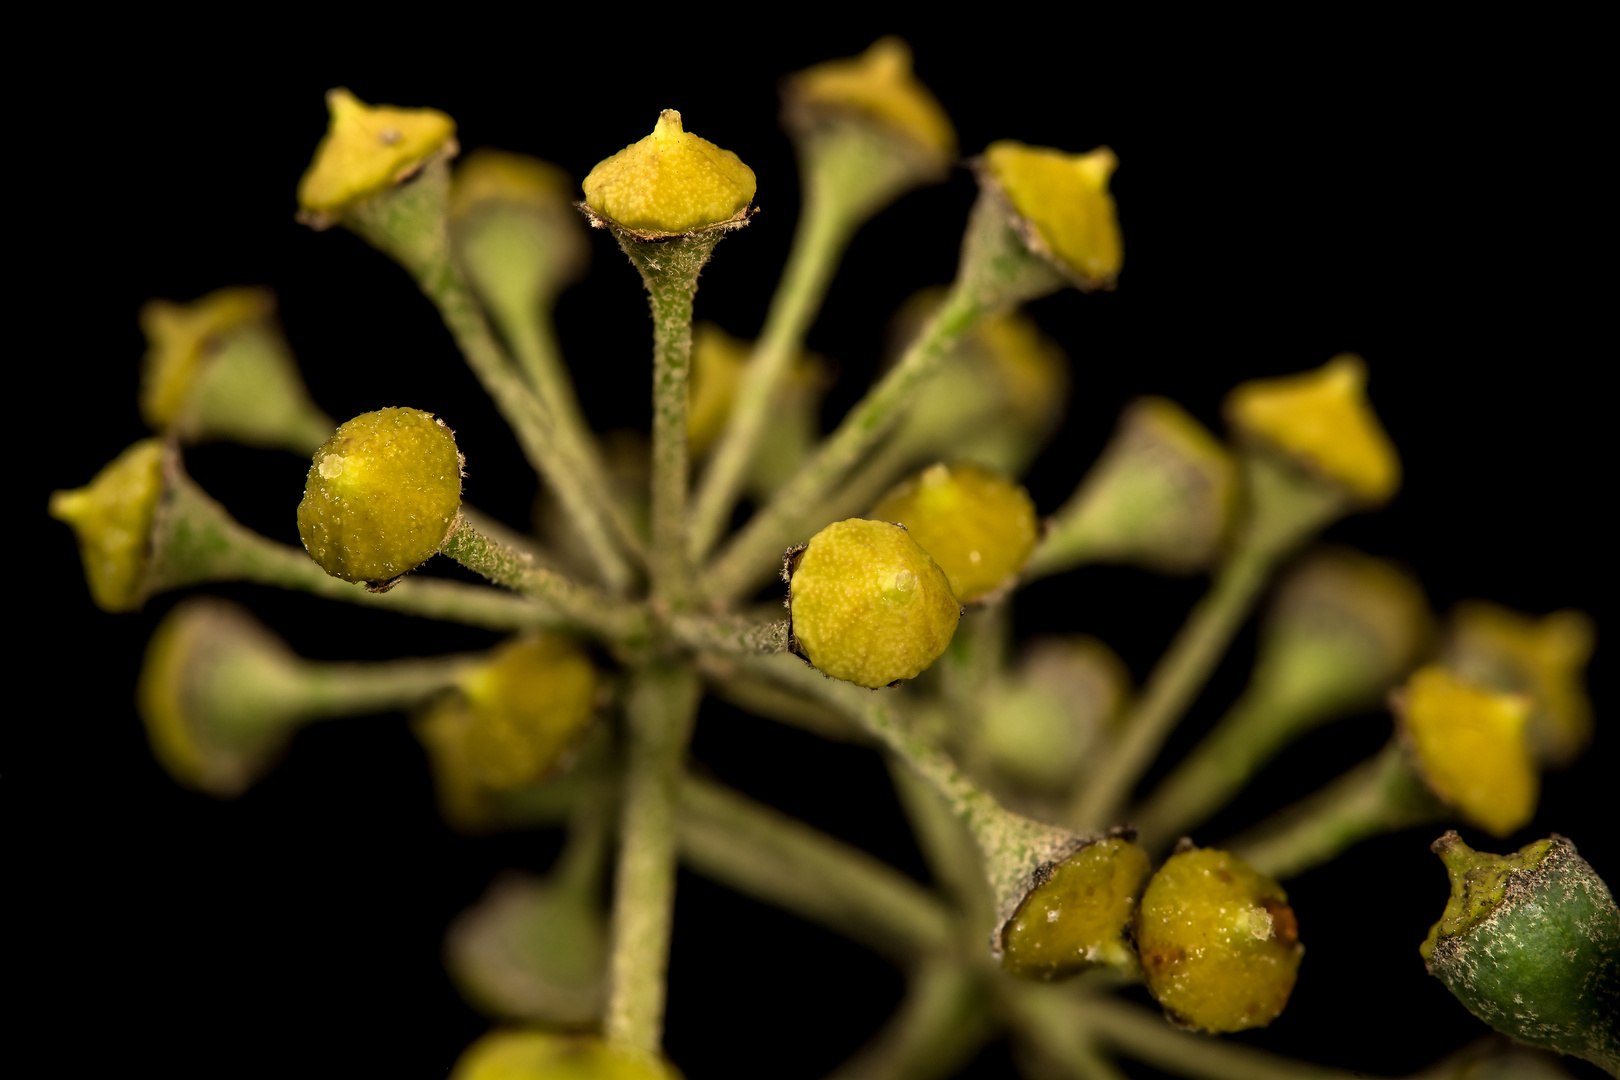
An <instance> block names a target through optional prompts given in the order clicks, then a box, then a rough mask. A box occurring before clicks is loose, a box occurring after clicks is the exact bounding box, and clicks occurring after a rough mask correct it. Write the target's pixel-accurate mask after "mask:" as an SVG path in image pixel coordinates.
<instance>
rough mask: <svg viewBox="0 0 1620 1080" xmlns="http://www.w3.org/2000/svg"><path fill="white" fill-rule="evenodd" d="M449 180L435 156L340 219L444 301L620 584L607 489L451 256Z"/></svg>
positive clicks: (488, 382)
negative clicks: (582, 464)
mask: <svg viewBox="0 0 1620 1080" xmlns="http://www.w3.org/2000/svg"><path fill="white" fill-rule="evenodd" d="M449 184H450V170H449V166H448V164H447V163H446V162H445V161H444V160H443V159H440V160H437V161H435V162H432V163H430V164H429V165H427V166H425V167H424V168H423V169H422V171H421V173H420V174H419V175H418V176H417V177H416V178H415V179H414V180H412V181H411V182H409V183H406V184H401V185H399V186H397V187H394V188H392V189H390V190H389V191H387V192H385V193H383V194H382V195H378V196H376V197H374V198H372V199H369V200H367V201H366V202H364V203H361V204H360V205H359V206H358V207H356V208H355V209H354V210H352V211H350V212H349V214H348V216H346V217H345V218H344V221H343V224H344V225H345V226H347V227H348V228H350V229H352V230H353V231H355V232H356V233H358V234H359V235H360V236H361V237H363V238H364V239H365V240H366V241H367V242H368V243H370V244H371V245H372V246H374V247H376V248H377V249H378V250H380V251H383V252H386V253H387V254H389V255H391V256H392V257H393V258H394V259H395V260H396V261H397V262H399V264H400V265H401V266H403V267H404V268H405V270H406V271H407V272H408V273H410V275H411V276H412V277H413V278H414V279H415V280H416V283H417V285H418V286H419V287H420V288H421V290H422V292H423V294H424V295H425V296H427V298H428V299H429V300H431V301H432V302H433V304H434V305H435V306H436V307H437V308H438V309H439V315H440V317H441V318H443V319H444V324H445V326H446V327H448V328H449V330H450V334H451V336H452V337H454V338H455V339H456V345H457V346H458V347H459V348H460V349H461V353H462V355H463V356H464V357H465V358H466V360H467V366H468V367H470V368H472V370H473V374H474V375H476V376H477V377H478V381H479V382H480V383H481V384H482V385H483V387H484V391H485V392H486V393H488V394H489V396H490V397H491V398H493V399H494V401H495V406H496V408H497V409H499V410H500V413H501V416H502V418H503V419H505V420H506V422H507V423H508V424H509V425H510V426H511V428H512V431H513V433H514V434H516V435H517V437H518V442H519V444H520V445H521V446H522V447H523V452H524V456H525V457H527V458H528V459H529V462H530V464H532V465H533V466H534V468H535V469H536V471H538V472H539V473H540V474H541V476H543V477H544V478H545V480H546V483H547V484H548V485H549V486H550V487H551V488H552V490H554V491H555V492H556V493H557V498H558V500H559V501H560V502H561V503H562V505H563V506H564V508H565V509H566V510H567V511H568V513H569V515H570V516H571V518H572V519H573V522H574V525H575V527H576V528H577V529H578V530H579V533H580V535H581V536H582V537H583V538H584V540H585V545H586V548H587V550H589V551H590V553H591V557H592V559H593V561H594V562H595V563H596V567H597V570H598V572H599V573H600V574H601V575H602V580H603V582H604V583H606V584H607V586H608V587H609V588H610V589H614V590H619V589H623V588H625V587H626V586H628V585H629V584H630V580H631V577H632V574H631V570H630V566H629V564H628V563H626V562H625V560H624V558H623V556H622V555H621V554H620V552H619V549H618V548H617V547H616V546H615V544H614V538H613V537H612V536H611V534H610V532H609V529H608V526H607V523H606V517H607V510H606V502H607V498H608V496H607V490H606V489H605V488H600V489H596V490H593V489H592V488H591V486H590V484H589V483H588V480H587V477H586V476H585V475H584V474H583V473H582V472H581V471H580V470H578V469H577V468H576V463H575V461H574V460H573V459H572V458H570V457H569V456H568V455H567V454H565V453H564V452H563V451H562V450H561V448H560V446H559V437H558V434H557V425H556V421H555V419H554V418H553V416H552V415H551V414H550V413H549V412H547V410H546V409H545V408H544V407H543V406H542V405H541V403H540V401H539V399H538V398H537V397H535V395H534V393H533V392H532V391H531V390H530V389H529V387H528V386H527V385H526V384H525V382H524V380H523V376H522V375H521V374H520V373H519V372H518V370H517V368H516V366H515V365H514V364H513V363H512V361H511V359H510V358H509V357H508V356H507V355H506V351H505V350H504V349H503V348H502V347H501V345H500V343H499V342H498V341H497V340H496V338H495V335H494V333H493V332H492V331H491V330H490V327H489V323H488V321H487V320H486V319H485V318H484V313H483V310H482V309H481V308H480V307H479V305H478V301H477V299H476V298H475V297H474V296H473V292H472V289H471V287H470V286H469V285H468V283H467V281H466V278H465V277H464V276H463V275H462V273H461V270H460V269H459V268H458V267H457V265H456V262H455V259H454V258H452V257H451V249H450V232H449V228H448V225H447V221H446V210H445V206H446V199H447V193H448V190H449Z"/></svg>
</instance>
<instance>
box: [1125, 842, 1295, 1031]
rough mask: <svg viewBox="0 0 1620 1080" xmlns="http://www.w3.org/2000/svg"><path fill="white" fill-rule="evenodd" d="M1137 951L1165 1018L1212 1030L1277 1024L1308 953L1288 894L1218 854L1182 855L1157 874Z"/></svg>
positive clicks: (1140, 919)
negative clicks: (1162, 1008)
mask: <svg viewBox="0 0 1620 1080" xmlns="http://www.w3.org/2000/svg"><path fill="white" fill-rule="evenodd" d="M1136 943H1137V948H1138V950H1139V951H1140V953H1141V957H1142V974H1143V975H1144V976H1145V977H1146V979H1147V986H1148V990H1149V992H1151V993H1152V994H1153V996H1154V998H1156V999H1157V1000H1158V1002H1159V1004H1160V1005H1161V1006H1163V1007H1164V1011H1165V1015H1167V1016H1169V1017H1170V1019H1172V1020H1174V1021H1175V1022H1177V1023H1179V1024H1184V1025H1186V1026H1187V1027H1193V1028H1202V1029H1204V1030H1205V1031H1216V1032H1221V1031H1243V1030H1244V1029H1246V1028H1253V1027H1264V1026H1265V1025H1266V1024H1269V1023H1271V1021H1272V1020H1274V1019H1276V1018H1277V1015H1278V1014H1279V1013H1281V1012H1282V1011H1283V1007H1284V1006H1285V1005H1287V1004H1288V995H1289V994H1290V993H1292V992H1293V989H1294V978H1295V976H1296V975H1297V974H1298V972H1299V961H1300V958H1301V957H1302V956H1303V955H1304V953H1305V949H1304V946H1302V945H1300V943H1299V924H1298V922H1297V921H1296V920H1295V918H1294V909H1293V908H1291V907H1289V906H1288V894H1287V893H1285V892H1284V891H1283V889H1282V886H1281V885H1278V884H1277V883H1276V882H1275V881H1273V880H1272V879H1271V878H1270V877H1267V876H1266V875H1265V874H1262V873H1260V872H1259V871H1258V870H1255V869H1254V868H1253V867H1251V866H1250V865H1249V864H1247V863H1245V862H1244V861H1243V860H1242V859H1239V858H1238V857H1237V856H1235V855H1232V854H1230V853H1228V852H1225V851H1217V850H1215V849H1213V848H1202V849H1193V850H1188V851H1180V852H1178V853H1176V854H1175V855H1172V856H1171V857H1170V858H1169V859H1168V860H1167V861H1166V862H1165V864H1164V865H1163V866H1161V867H1160V868H1159V872H1158V873H1156V874H1154V875H1153V880H1152V881H1150V882H1148V887H1147V890H1146V892H1144V893H1143V895H1142V904H1141V911H1140V913H1139V914H1138V916H1137V932H1136Z"/></svg>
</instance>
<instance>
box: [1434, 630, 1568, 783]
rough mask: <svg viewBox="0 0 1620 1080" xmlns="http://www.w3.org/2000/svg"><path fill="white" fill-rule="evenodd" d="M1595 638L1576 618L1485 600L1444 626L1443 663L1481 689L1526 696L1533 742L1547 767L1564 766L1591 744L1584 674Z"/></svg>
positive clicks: (1538, 755)
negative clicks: (1538, 613) (1534, 613)
mask: <svg viewBox="0 0 1620 1080" xmlns="http://www.w3.org/2000/svg"><path fill="white" fill-rule="evenodd" d="M1594 637H1595V631H1594V629H1593V626H1592V620H1591V618H1590V617H1588V616H1587V615H1585V614H1584V613H1582V612H1579V611H1555V612H1553V613H1552V614H1551V615H1546V616H1543V617H1541V618H1536V617H1535V616H1531V615H1521V614H1519V613H1518V612H1515V611H1509V610H1508V609H1507V608H1504V607H1499V606H1498V605H1496V604H1491V603H1487V602H1485V601H1483V600H1468V601H1464V602H1463V603H1460V604H1458V605H1457V606H1456V608H1454V609H1453V610H1452V612H1451V617H1450V619H1449V620H1448V623H1447V626H1446V638H1445V644H1444V646H1443V648H1442V657H1441V660H1442V663H1444V664H1445V666H1446V667H1447V669H1449V670H1451V671H1454V672H1456V673H1457V674H1458V675H1459V676H1461V677H1462V678H1464V679H1467V680H1469V681H1470V682H1473V683H1475V684H1477V685H1479V686H1486V687H1489V688H1491V689H1492V690H1500V691H1502V692H1504V693H1512V694H1526V695H1528V696H1529V697H1530V699H1531V701H1532V703H1533V704H1532V708H1531V713H1530V742H1531V745H1532V746H1533V747H1534V749H1535V752H1536V756H1537V757H1538V758H1540V759H1541V761H1542V762H1543V763H1544V764H1546V765H1551V766H1555V767H1556V766H1562V765H1568V764H1569V763H1570V762H1572V761H1574V760H1575V758H1576V757H1578V756H1579V755H1580V753H1581V751H1582V750H1584V749H1586V746H1587V744H1588V743H1590V742H1591V741H1592V700H1591V698H1589V697H1588V696H1587V693H1586V687H1585V686H1584V685H1583V684H1582V680H1581V672H1582V670H1583V669H1584V668H1585V667H1586V662H1587V660H1589V659H1590V658H1591V656H1592V646H1593V639H1594Z"/></svg>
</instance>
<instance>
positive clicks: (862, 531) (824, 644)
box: [789, 518, 961, 689]
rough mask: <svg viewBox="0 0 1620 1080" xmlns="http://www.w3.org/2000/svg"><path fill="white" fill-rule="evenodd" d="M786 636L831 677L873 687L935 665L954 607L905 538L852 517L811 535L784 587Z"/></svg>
mask: <svg viewBox="0 0 1620 1080" xmlns="http://www.w3.org/2000/svg"><path fill="white" fill-rule="evenodd" d="M789 593H790V595H791V597H792V611H793V634H794V637H795V638H796V639H797V640H798V643H799V647H800V648H801V649H803V650H804V653H805V655H806V657H808V659H809V660H810V662H811V663H812V664H814V665H815V666H816V667H817V668H820V669H821V670H822V671H824V672H826V673H827V674H828V675H831V676H833V677H834V678H836V679H846V680H848V681H849V682H852V683H855V684H857V685H859V686H866V687H871V688H874V689H875V688H877V687H879V686H887V685H888V684H889V683H892V682H894V681H895V680H897V679H911V678H915V677H916V676H917V675H918V674H920V673H921V672H922V671H924V670H925V669H926V668H927V667H928V666H929V665H930V664H932V663H933V662H934V661H935V660H936V659H938V657H939V654H940V653H942V652H944V651H945V647H946V646H947V645H949V644H950V643H951V637H952V636H953V635H954V634H955V633H956V623H957V619H958V618H959V617H960V615H961V608H960V607H959V606H958V605H957V602H956V597H955V596H954V595H952V593H951V587H950V582H948V581H947V580H946V579H945V574H944V572H943V571H941V570H940V568H939V567H938V566H937V565H935V563H934V560H933V559H931V558H929V556H928V553H927V552H926V551H924V550H923V549H922V548H921V547H919V546H918V545H917V542H916V541H915V540H913V539H912V538H911V536H910V534H909V533H907V532H906V530H905V529H903V528H901V527H900V526H898V525H891V524H889V523H888V522H885V521H862V520H860V519H856V518H852V519H850V520H848V521H839V522H834V523H833V524H831V525H829V526H827V527H826V528H825V529H822V530H821V531H820V532H819V533H817V534H816V535H815V536H814V537H813V538H812V539H811V540H810V544H809V546H808V547H807V548H806V549H805V551H804V554H803V556H802V557H801V558H800V560H799V565H798V567H797V568H796V569H795V570H794V571H793V577H792V580H791V582H790V584H789Z"/></svg>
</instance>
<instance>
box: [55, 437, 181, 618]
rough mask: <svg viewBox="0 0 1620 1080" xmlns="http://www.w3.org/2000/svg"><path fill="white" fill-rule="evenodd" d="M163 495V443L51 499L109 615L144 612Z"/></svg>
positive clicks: (122, 457) (148, 444) (144, 444)
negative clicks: (155, 521) (145, 578)
mask: <svg viewBox="0 0 1620 1080" xmlns="http://www.w3.org/2000/svg"><path fill="white" fill-rule="evenodd" d="M162 495H163V444H162V443H161V442H160V441H158V440H157V439H142V440H141V441H140V442H138V443H136V444H135V445H134V446H131V447H130V448H129V449H127V450H125V451H124V452H123V453H122V454H119V455H118V456H117V457H116V458H114V459H113V460H112V462H111V463H109V464H108V465H107V466H106V467H105V468H103V469H102V470H101V471H100V472H98V473H96V475H95V477H94V478H93V479H91V481H90V483H89V484H87V485H85V486H84V487H82V488H74V489H73V490H72V491H57V492H53V493H52V494H51V503H50V513H51V517H53V518H55V519H56V520H58V521H65V522H67V523H68V524H69V525H71V526H72V527H73V532H74V534H75V535H76V536H77V537H78V539H79V556H80V558H81V559H83V561H84V576H85V580H86V581H88V582H89V583H90V596H91V598H92V599H94V600H95V602H96V606H97V607H100V608H101V609H102V610H103V611H133V610H134V609H135V608H137V607H139V606H140V603H141V600H142V597H141V579H142V577H143V576H144V575H145V573H146V564H147V560H148V559H149V557H150V555H151V542H152V516H153V514H155V513H156V512H157V505H158V499H159V498H160V497H161V496H162Z"/></svg>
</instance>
